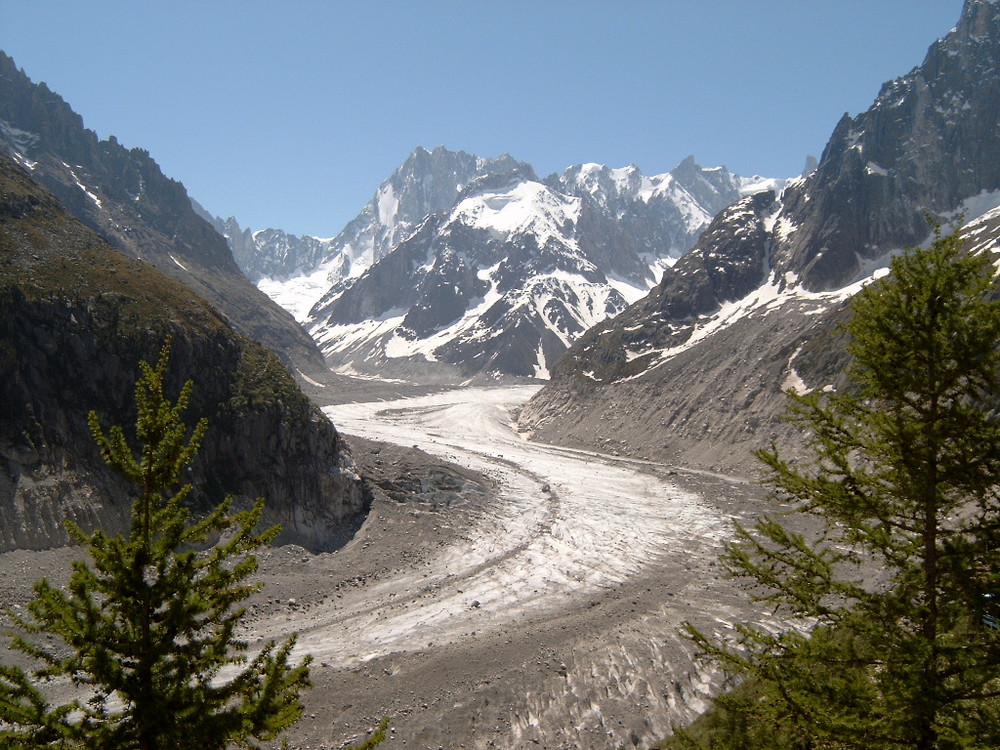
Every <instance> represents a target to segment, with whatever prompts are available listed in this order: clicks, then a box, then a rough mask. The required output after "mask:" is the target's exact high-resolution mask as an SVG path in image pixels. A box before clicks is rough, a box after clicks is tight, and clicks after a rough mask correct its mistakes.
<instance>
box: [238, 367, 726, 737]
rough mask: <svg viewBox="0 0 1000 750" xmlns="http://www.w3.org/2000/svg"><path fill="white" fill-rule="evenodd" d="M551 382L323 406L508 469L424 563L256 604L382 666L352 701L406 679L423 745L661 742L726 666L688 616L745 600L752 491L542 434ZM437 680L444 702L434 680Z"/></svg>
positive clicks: (489, 471)
mask: <svg viewBox="0 0 1000 750" xmlns="http://www.w3.org/2000/svg"><path fill="white" fill-rule="evenodd" d="M536 390H537V387H535V386H516V387H496V388H468V389H461V390H454V391H448V392H444V393H439V394H434V395H430V396H421V397H415V398H408V399H401V400H398V401H382V402H376V403H358V404H342V405H337V406H332V407H326V408H325V409H324V411H325V412H326V413H327V414H328V415H329V416H330V417H331V418H332V419H333V421H334V423H335V424H336V425H337V427H338V429H340V430H341V431H343V432H344V433H346V434H348V435H358V436H361V437H368V438H371V439H374V440H379V441H383V442H391V443H397V444H399V445H402V446H417V447H419V448H420V449H422V450H424V451H426V452H428V453H431V454H435V455H437V456H440V457H442V458H444V459H447V460H449V461H451V462H454V463H457V464H460V465H463V466H467V467H469V468H472V469H475V470H478V471H480V472H483V473H484V474H486V475H488V476H489V477H491V478H492V479H493V481H494V483H495V485H496V487H497V489H498V498H497V499H495V500H491V501H488V502H484V503H483V504H482V507H477V508H475V512H471V513H468V514H467V515H465V516H463V518H467V519H468V525H467V526H465V527H464V528H462V529H461V533H458V534H456V535H453V536H452V537H449V540H448V542H447V543H445V544H442V545H441V546H440V547H436V548H434V549H433V550H432V552H430V553H429V554H424V555H422V556H421V559H420V560H418V561H417V562H416V563H414V564H411V565H408V566H400V567H398V568H396V569H394V570H393V571H392V574H391V575H386V576H383V577H379V578H378V579H377V580H368V581H365V583H364V585H363V586H359V587H358V588H356V589H347V590H344V591H343V593H342V595H338V596H337V597H336V598H333V597H329V598H327V599H324V600H323V601H322V602H320V603H318V604H316V605H315V606H311V607H309V608H308V609H306V610H302V611H298V612H296V613H295V615H294V618H293V619H291V620H289V619H288V618H281V617H275V618H273V619H270V618H267V617H265V618H264V620H263V621H261V622H259V623H258V626H259V627H260V628H261V629H260V630H259V631H258V632H259V633H260V634H261V635H265V636H267V635H270V636H274V635H278V634H280V631H281V630H282V629H283V628H284V629H287V628H288V627H289V625H290V624H291V625H294V628H295V629H296V630H297V631H298V632H299V633H300V636H299V642H298V650H299V651H301V652H308V653H311V654H313V656H314V657H315V659H316V660H317V662H318V663H321V664H322V665H323V667H328V668H329V669H330V670H331V672H334V673H338V674H341V673H352V674H353V673H355V672H357V671H358V670H362V671H363V670H366V669H367V670H369V679H370V680H372V683H371V684H372V685H373V686H374V685H376V683H378V684H379V685H381V687H380V688H378V690H381V691H382V692H381V693H379V692H378V690H376V688H375V687H372V691H373V692H372V693H371V695H369V696H368V697H367V698H364V697H360V696H359V697H355V698H354V699H352V700H354V701H364V700H375V699H378V700H383V698H384V696H385V695H388V694H389V692H391V691H396V693H394V695H395V698H393V701H394V702H393V703H391V704H390V702H389V701H388V699H385V701H384V702H385V706H386V707H385V708H384V709H383V710H385V711H386V712H392V713H393V714H395V715H397V716H399V717H400V718H399V719H398V720H397V722H396V725H397V726H398V728H399V732H400V734H399V735H396V737H397V738H398V737H406V736H409V737H410V745H408V746H414V744H416V746H424V745H425V746H428V747H430V746H433V747H437V746H438V745H439V744H441V745H444V746H447V745H448V743H449V742H455V741H456V740H457V739H462V740H464V741H465V742H467V744H465V746H466V747H483V748H487V747H494V746H497V747H518V746H521V745H522V744H523V743H529V744H531V745H532V746H534V745H535V743H536V742H540V743H542V745H543V746H547V747H589V746H593V747H602V746H605V745H606V743H609V742H610V743H618V744H620V743H623V742H626V743H631V744H645V743H648V742H651V741H652V740H654V739H655V738H656V737H657V736H661V737H662V736H663V734H665V733H666V732H668V731H669V727H670V723H671V722H674V721H677V720H682V719H684V718H689V717H690V716H691V715H693V714H694V713H695V712H697V711H699V710H701V709H703V708H704V706H705V703H704V700H703V699H704V697H705V693H706V692H707V691H708V690H709V689H710V686H709V684H708V683H709V682H710V681H713V680H714V678H715V676H714V675H713V674H712V673H711V670H708V671H701V670H700V669H699V668H697V667H696V666H694V665H692V663H691V658H690V648H689V647H688V645H687V644H686V643H685V642H684V641H683V639H681V638H680V637H679V636H678V635H677V628H678V626H679V624H680V623H681V622H682V621H683V620H688V619H690V620H693V621H695V622H696V623H697V624H698V625H699V626H701V627H709V628H716V627H721V626H723V625H724V624H725V623H728V622H731V621H732V619H733V618H735V617H737V616H740V615H739V614H737V613H738V612H739V610H740V608H741V606H742V605H740V604H739V599H738V598H737V597H734V596H733V595H732V593H733V589H732V586H731V584H729V583H721V577H720V575H719V571H718V568H717V567H716V563H715V560H716V558H717V556H718V553H719V551H720V544H721V542H722V540H723V539H724V538H725V537H726V536H727V535H728V534H729V531H730V528H731V525H730V519H731V518H732V516H733V515H734V514H736V515H739V511H738V510H736V509H737V508H738V507H740V506H741V505H742V507H746V505H745V502H744V501H745V499H746V495H745V494H741V493H742V490H741V489H740V483H739V482H732V481H728V482H727V481H725V480H722V479H719V478H702V479H696V481H695V482H693V483H692V482H687V483H686V484H687V486H690V487H694V488H695V489H697V490H698V491H699V492H698V493H697V494H696V492H695V491H691V490H686V489H682V488H681V487H680V486H679V484H678V483H677V480H678V478H679V477H678V476H676V475H675V474H674V472H673V471H670V470H669V469H668V468H667V467H664V466H660V465H657V464H650V463H645V462H642V461H636V460H632V459H625V458H621V457H615V456H609V455H603V454H599V453H593V452H585V451H577V450H571V449H566V448H560V447H555V446H551V445H544V444H539V443H534V442H530V441H528V440H526V439H525V437H524V436H523V435H522V434H520V433H519V432H518V430H517V425H516V424H515V422H514V417H513V415H514V414H515V413H516V411H517V409H518V408H519V407H520V405H522V404H523V403H524V402H525V401H526V400H527V399H528V398H530V396H531V395H532V394H533V393H534V392H535V391H536ZM686 476H687V477H688V478H689V479H690V476H691V475H686ZM699 481H701V482H702V484H699ZM703 486H706V487H711V488H713V489H712V491H711V493H710V495H711V496H710V497H709V496H706V494H705V493H704V492H702V491H701V489H700V488H701V487H703ZM439 515H440V516H441V517H442V518H446V517H447V516H448V511H442V512H441V513H440V514H439ZM443 522H444V521H443ZM371 543H372V544H378V541H377V540H375V541H373V542H371ZM543 657H544V658H543ZM431 662H433V663H434V664H435V666H434V667H433V668H431V667H426V668H424V667H421V666H420V665H422V664H423V665H428V664H430V663H431ZM498 664H499V666H498ZM373 665H378V668H377V669H376V668H375V667H374V666H373ZM505 665H506V666H505ZM507 666H509V669H508V668H507ZM421 669H425V670H426V671H420V670H421ZM463 670H464V671H463ZM383 673H384V675H392V676H391V677H388V676H386V677H383ZM418 675H419V676H418ZM408 679H409V680H410V682H407V680H408ZM379 680H385V682H384V684H383V683H381V682H378V681H379ZM338 684H339V683H338ZM411 684H412V685H414V686H415V687H412V688H411V689H410V694H403V695H400V694H398V693H399V691H400V690H403V692H404V693H405V692H406V686H407V685H411ZM401 686H402V687H401ZM340 689H341V690H343V689H344V688H340ZM351 689H352V690H359V689H360V688H356V687H353V686H352V688H351ZM435 691H437V694H438V695H439V698H438V699H436V701H437V702H435V700H430V699H428V698H426V697H424V698H423V699H421V698H419V697H418V696H419V694H420V693H421V692H423V693H425V694H431V693H434V692H435ZM348 692H350V691H348ZM373 696H374V697H373ZM477 701H479V702H478V703H477ZM352 710H356V709H352ZM435 712H437V713H435ZM349 714H350V711H349V710H347V709H346V708H345V713H344V717H347V716H348V715H349ZM485 717H489V718H488V719H487V718H485ZM449 722H450V723H449ZM477 722H478V723H477ZM450 726H451V727H453V728H454V729H453V731H452V730H449V727H450ZM407 732H409V734H408V735H407V734H406V733H407ZM449 732H451V733H449ZM584 737H589V738H590V739H586V740H585V739H582V738H584ZM491 743H493V744H491ZM614 746H617V745H614Z"/></svg>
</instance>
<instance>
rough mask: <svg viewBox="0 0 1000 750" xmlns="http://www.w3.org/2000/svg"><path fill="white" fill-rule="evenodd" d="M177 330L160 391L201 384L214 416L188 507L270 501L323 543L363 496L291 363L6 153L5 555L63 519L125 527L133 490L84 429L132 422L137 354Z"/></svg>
mask: <svg viewBox="0 0 1000 750" xmlns="http://www.w3.org/2000/svg"><path fill="white" fill-rule="evenodd" d="M168 335H169V336H171V337H172V339H173V346H172V352H173V356H172V359H171V365H172V366H171V371H170V376H169V383H168V388H169V390H170V392H173V393H176V392H177V389H178V388H179V387H180V384H181V383H182V382H183V381H184V380H187V379H192V380H194V381H195V383H196V387H195V392H194V397H193V399H192V404H191V408H190V410H189V414H188V415H187V416H188V417H189V418H190V419H191V421H192V423H193V422H194V421H195V420H197V419H198V418H199V417H200V416H207V417H208V419H209V423H210V427H209V432H208V434H207V436H206V439H205V442H204V444H203V447H202V449H201V452H200V454H199V457H198V459H197V462H196V464H195V465H194V466H193V469H192V472H191V474H190V476H189V479H190V481H192V482H193V483H194V485H195V487H196V496H195V498H194V502H195V503H196V504H197V505H199V506H203V505H205V504H207V503H214V502H217V501H218V500H219V499H221V497H222V496H223V495H224V494H226V493H233V494H235V495H237V496H238V497H242V498H247V499H252V498H254V497H256V496H264V497H265V498H266V499H267V503H268V505H267V508H268V509H267V519H268V521H270V522H278V523H281V524H282V525H283V527H284V532H283V538H284V539H285V540H289V541H296V542H298V543H300V544H303V545H305V546H307V547H311V548H314V549H321V548H324V547H327V546H329V545H330V544H332V543H333V542H334V541H335V540H336V539H337V537H338V535H339V534H340V532H341V531H342V529H343V526H344V525H345V523H347V522H348V521H350V520H351V519H352V518H353V517H355V516H357V514H359V513H361V512H363V511H364V509H365V507H366V502H367V500H366V494H365V491H364V488H363V486H362V484H361V482H360V479H359V478H358V476H357V474H356V472H355V471H354V470H353V464H352V462H351V460H350V457H349V455H348V454H347V453H346V449H345V446H344V444H343V442H342V441H341V439H340V437H339V435H338V434H337V432H336V430H335V428H334V427H333V425H332V424H331V423H330V422H329V420H327V419H326V418H325V417H324V416H323V415H322V414H321V413H320V412H319V411H318V410H317V409H316V408H315V407H313V406H312V405H311V404H310V403H309V401H308V400H307V399H306V398H305V397H304V396H303V395H302V393H301V392H300V391H299V390H298V388H297V387H296V386H295V383H294V382H293V381H292V379H291V376H290V375H289V373H288V371H287V370H286V369H285V367H284V366H283V365H282V364H281V362H279V361H278V360H277V359H276V358H275V357H274V356H273V355H272V354H270V353H269V352H268V351H267V350H265V349H264V348H263V347H261V346H260V345H259V344H256V343H254V342H253V341H251V340H249V339H247V338H245V337H243V336H240V335H239V334H237V333H236V332H234V331H233V330H232V328H231V327H230V325H229V323H228V322H227V321H226V319H225V318H224V317H223V316H221V315H220V314H219V313H217V312H216V311H215V310H214V309H213V308H212V307H211V306H210V305H209V304H208V303H206V302H205V301H204V300H202V299H200V298H199V297H197V296H195V295H194V294H193V293H192V292H191V290H190V289H189V288H188V287H186V286H184V285H183V284H181V283H179V282H178V281H176V280H174V279H173V278H171V277H168V276H166V275H164V274H162V273H160V272H159V271H157V270H156V269H154V268H152V267H151V266H150V265H148V264H146V263H144V262H142V261H139V260H136V259H133V258H129V257H127V256H126V255H124V254H122V253H121V252H119V251H118V250H116V249H114V248H112V247H110V246H109V245H108V244H107V243H106V242H105V241H104V240H103V239H102V238H101V237H99V236H98V235H97V234H95V233H94V232H92V231H91V230H89V229H87V228H85V227H84V226H83V225H81V224H80V223H79V222H78V221H77V220H76V219H75V218H73V217H72V216H71V215H70V214H69V213H68V212H67V211H66V210H65V208H64V207H63V206H62V205H61V204H60V203H59V202H58V200H57V199H56V198H55V196H53V195H52V194H51V193H49V192H47V191H46V190H45V189H44V188H42V187H41V186H40V185H39V184H38V183H36V182H34V181H33V180H32V179H31V178H30V177H29V176H28V174H27V173H26V172H25V171H24V170H23V169H22V168H21V167H19V166H17V165H16V164H14V163H13V162H12V161H11V160H10V159H9V158H8V157H6V156H5V155H3V154H0V550H6V549H12V548H44V547H48V546H55V545H59V544H63V543H65V542H66V541H67V537H66V534H65V531H64V529H63V525H62V521H63V519H64V518H71V519H73V520H75V521H76V522H77V523H80V524H81V525H83V526H85V527H88V528H89V527H94V526H97V525H100V526H102V527H104V528H108V529H112V530H114V529H119V528H122V526H123V525H126V524H127V523H128V517H129V503H130V500H129V498H128V488H125V487H123V486H122V485H121V482H120V481H119V480H118V479H117V478H116V477H114V476H112V475H110V474H109V472H108V470H107V469H106V467H104V465H103V463H102V462H101V460H100V457H99V455H98V453H97V450H96V448H95V446H94V444H93V440H92V439H91V438H90V435H89V431H88V428H87V424H86V418H87V412H88V410H90V409H93V410H95V411H96V412H97V413H98V414H99V415H100V419H101V421H102V422H103V423H104V424H105V425H107V424H121V425H123V426H125V427H126V430H127V429H128V428H129V427H130V426H131V425H133V424H134V422H135V413H134V403H133V400H132V388H133V384H134V381H135V378H136V375H137V372H138V367H137V364H138V360H139V359H140V358H145V359H147V360H150V359H153V358H155V356H156V354H157V352H158V350H159V348H160V346H161V345H162V343H163V341H164V339H165V338H166V337H167V336H168Z"/></svg>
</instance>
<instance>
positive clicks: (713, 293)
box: [519, 0, 1000, 472]
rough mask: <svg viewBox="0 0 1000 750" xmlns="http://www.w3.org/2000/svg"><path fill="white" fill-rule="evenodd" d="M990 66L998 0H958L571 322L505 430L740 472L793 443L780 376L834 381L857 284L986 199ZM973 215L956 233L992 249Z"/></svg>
mask: <svg viewBox="0 0 1000 750" xmlns="http://www.w3.org/2000/svg"><path fill="white" fill-rule="evenodd" d="M998 71H1000V6H998V5H997V4H995V3H989V2H984V0H967V2H966V4H965V6H964V8H963V11H962V17H961V18H960V20H959V23H958V25H957V26H956V28H955V29H954V30H953V31H952V32H951V33H949V34H948V35H947V36H946V37H944V38H943V39H941V40H938V41H937V42H935V43H934V44H932V45H931V47H930V49H929V51H928V54H927V56H926V57H925V60H924V63H923V65H921V66H917V67H915V68H914V69H913V70H911V71H910V72H909V73H907V74H906V75H905V76H902V77H901V78H899V79H896V80H895V81H890V82H887V83H886V84H885V85H884V86H883V87H882V90H881V92H880V94H879V97H878V98H877V99H876V100H875V102H874V104H873V105H872V107H871V108H869V110H867V111H866V112H864V113H861V114H860V115H857V116H856V117H850V116H848V115H845V116H844V117H843V118H842V119H841V120H840V121H839V123H837V125H836V126H835V128H834V130H833V133H832V135H831V138H830V141H829V143H828V144H827V147H826V148H825V149H824V152H823V156H822V159H821V160H820V162H819V164H818V166H817V168H816V170H815V171H814V172H813V173H812V174H811V175H809V176H807V177H804V178H801V179H797V180H793V181H791V182H789V183H788V184H787V185H786V186H785V188H784V190H783V191H781V192H780V193H771V194H766V193H765V194H761V195H758V196H753V197H751V198H745V199H743V200H741V201H740V202H738V203H736V204H734V205H733V206H731V207H729V208H728V209H726V210H725V211H724V212H722V213H721V214H720V215H719V216H717V217H716V219H715V220H714V221H713V223H712V224H711V225H710V226H709V228H708V229H707V230H706V231H705V232H704V233H703V234H702V236H701V238H700V239H699V241H698V243H697V244H696V246H695V247H694V248H693V249H692V250H691V251H690V252H688V253H687V254H686V255H685V256H684V258H683V259H682V260H681V261H679V262H678V263H677V264H676V265H674V266H673V267H672V268H670V269H669V270H668V271H667V272H665V274H664V277H663V279H662V281H661V282H660V284H658V285H657V287H656V288H654V289H653V290H652V292H651V293H650V295H649V296H648V297H646V298H645V299H643V300H641V301H640V302H638V303H636V304H635V305H633V306H632V307H630V308H629V309H627V310H625V311H624V312H622V313H621V314H620V315H619V316H618V317H617V318H615V319H614V320H612V321H606V322H604V323H601V324H599V325H597V326H595V327H594V328H593V329H591V330H590V331H588V332H587V333H586V334H585V335H584V336H583V337H581V339H580V340H579V341H578V342H577V343H576V344H575V345H574V346H573V347H572V348H571V349H570V350H569V351H568V352H567V354H566V355H565V356H564V357H563V359H561V360H560V361H559V363H557V365H556V366H555V367H554V368H553V377H552V379H551V381H550V383H549V384H548V385H546V386H545V387H544V388H543V389H542V390H541V391H539V393H538V394H536V396H535V397H534V398H533V399H532V400H531V401H530V402H529V403H528V404H527V405H526V406H525V408H524V409H523V410H522V412H521V415H520V417H519V420H520V423H521V426H522V428H523V429H525V430H527V431H530V432H532V433H533V434H534V435H535V436H536V437H537V438H538V439H542V440H546V441H550V442H557V443H565V444H569V445H574V446H580V447H594V446H595V445H600V444H603V442H604V441H605V440H612V441H613V442H614V443H615V446H616V450H620V451H622V452H626V453H632V454H635V455H641V456H644V457H647V458H654V459H657V460H667V461H674V462H682V463H686V464H689V465H692V466H696V467H702V468H708V469H712V470H720V469H722V470H731V471H737V472H746V471H749V470H751V469H752V467H753V461H752V451H753V450H754V449H755V448H759V447H764V446H766V445H767V444H769V443H770V442H772V441H773V442H775V443H776V444H778V445H779V447H782V448H783V449H785V450H786V451H788V452H789V455H793V454H794V452H795V451H796V450H797V449H798V447H799V443H800V442H801V441H800V440H799V436H798V435H797V434H796V433H795V432H794V430H793V429H792V428H791V427H790V426H788V425H787V424H785V423H784V422H782V421H781V419H780V416H779V415H780V414H781V412H782V411H783V408H784V404H785V397H784V389H785V388H788V387H793V386H794V387H796V388H799V389H815V388H824V387H830V388H836V387H837V386H838V384H839V380H838V379H839V377H840V372H841V370H842V366H843V364H844V362H845V359H844V357H845V356H846V355H845V354H844V352H843V342H842V341H840V340H839V338H838V335H837V333H836V331H837V321H838V320H840V319H841V318H842V316H843V315H844V314H846V312H845V310H846V300H848V299H849V298H850V296H851V294H852V293H853V292H854V291H856V289H857V288H859V286H858V285H859V284H860V283H862V282H863V281H864V279H866V278H868V277H870V276H871V274H873V273H876V272H879V269H881V268H884V267H885V266H886V265H887V263H888V259H889V257H890V256H891V255H892V254H893V253H895V252H899V251H900V250H901V249H902V248H903V247H904V246H905V245H915V244H919V243H921V242H923V241H924V240H925V239H926V238H927V237H928V235H929V234H930V227H929V226H928V224H927V220H926V213H927V212H928V211H930V212H931V213H932V214H933V215H934V216H935V217H936V218H937V220H938V221H941V222H944V223H945V224H947V223H948V222H950V221H951V220H952V219H954V218H955V217H956V216H958V215H960V214H962V213H963V212H965V215H966V219H967V220H973V219H975V218H976V216H975V214H977V213H982V212H984V211H987V210H988V209H990V208H991V207H992V206H996V205H998V204H1000V170H998V164H1000V158H998V157H1000V134H998V133H997V132H996V128H995V127H994V125H995V112H996V111H997V109H996V106H997V104H998V103H1000V99H998V97H1000V72H998ZM985 216H986V218H985V219H981V221H984V222H985V223H984V224H974V225H973V226H972V227H971V228H970V229H969V230H967V231H974V232H976V234H977V236H979V237H980V238H981V244H982V245H984V246H985V247H987V248H994V247H995V245H996V237H995V235H989V230H988V229H983V227H984V226H985V227H994V225H995V223H994V222H993V221H992V220H991V217H992V214H990V213H987V214H986V215H985ZM984 233H985V234H984ZM706 384H711V387H709V386H707V385H706ZM633 403H643V404H644V405H645V408H644V409H643V412H642V416H641V417H639V416H638V415H637V413H636V411H635V408H634V406H633V405H632V404H633ZM618 441H624V442H622V443H621V444H620V445H619V444H618Z"/></svg>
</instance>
